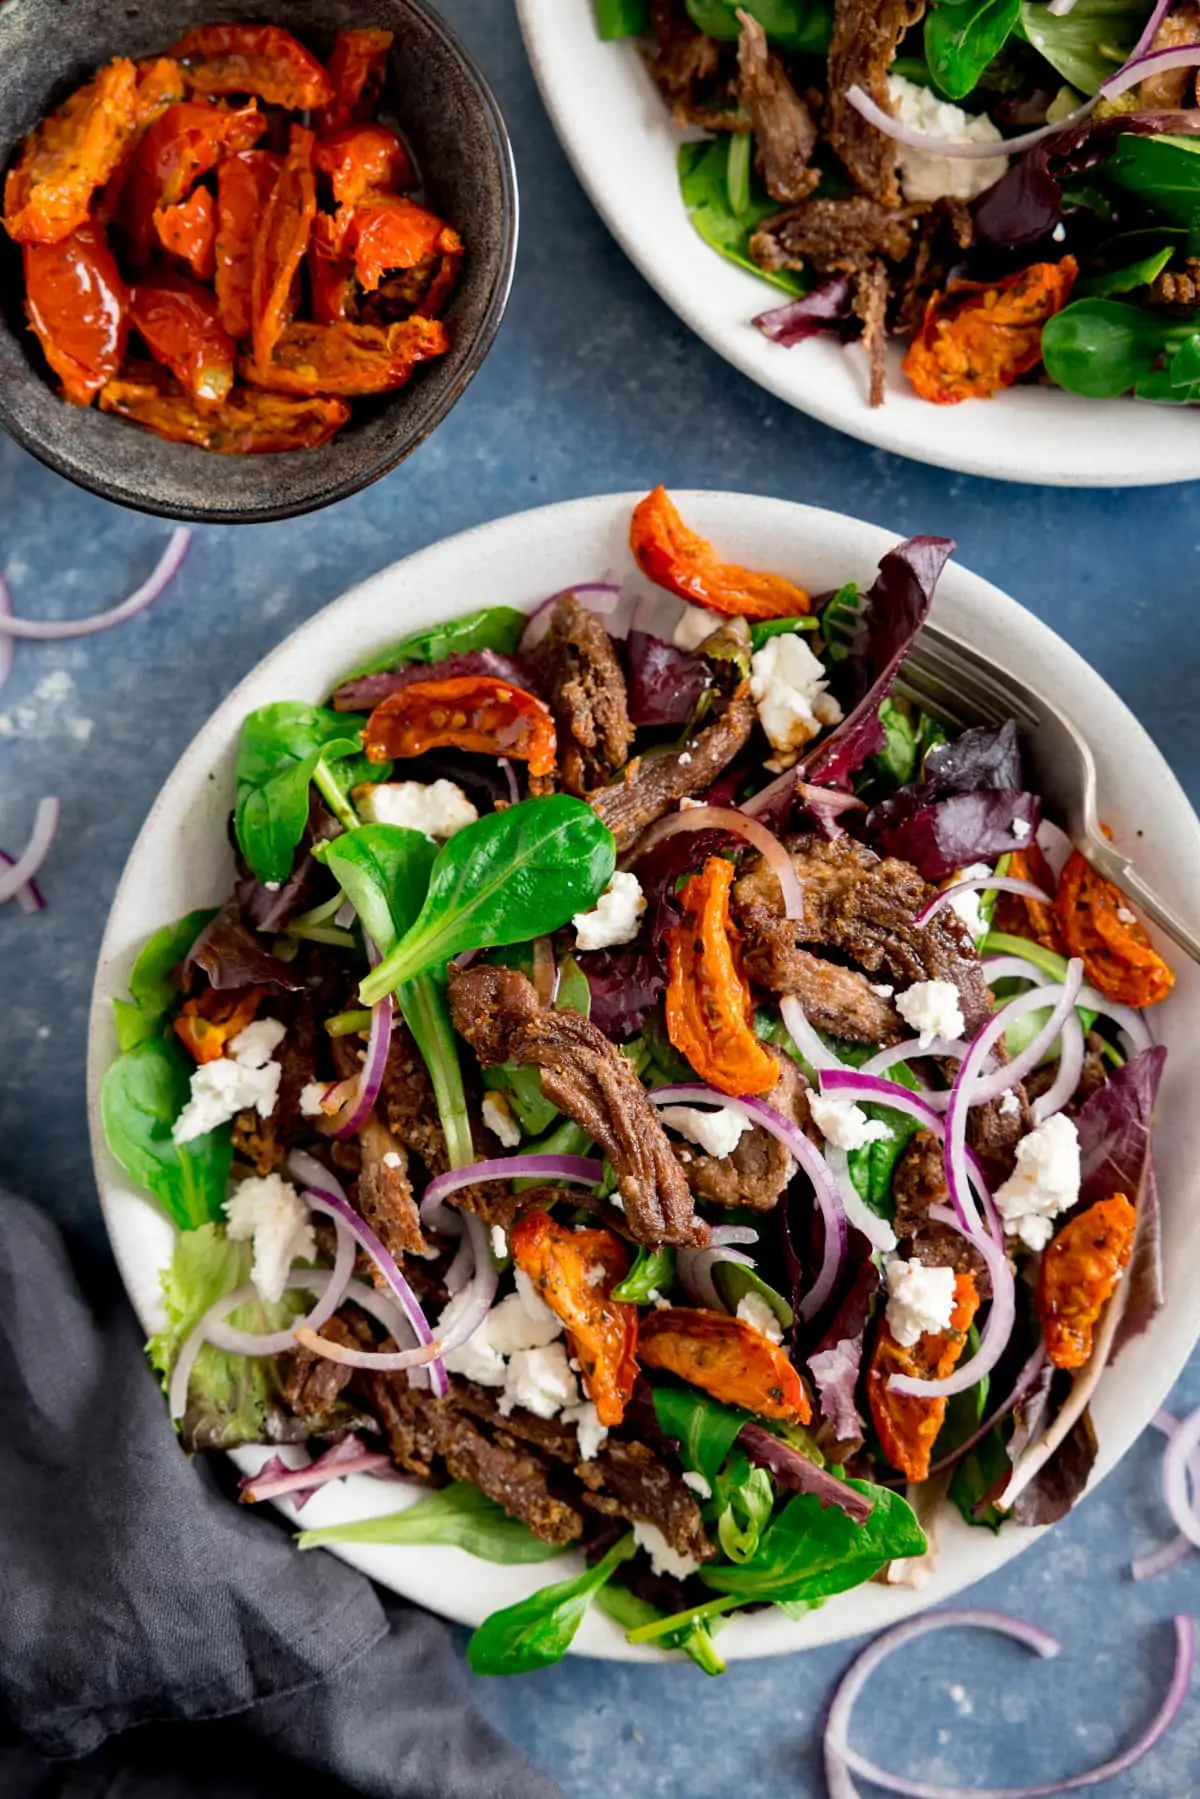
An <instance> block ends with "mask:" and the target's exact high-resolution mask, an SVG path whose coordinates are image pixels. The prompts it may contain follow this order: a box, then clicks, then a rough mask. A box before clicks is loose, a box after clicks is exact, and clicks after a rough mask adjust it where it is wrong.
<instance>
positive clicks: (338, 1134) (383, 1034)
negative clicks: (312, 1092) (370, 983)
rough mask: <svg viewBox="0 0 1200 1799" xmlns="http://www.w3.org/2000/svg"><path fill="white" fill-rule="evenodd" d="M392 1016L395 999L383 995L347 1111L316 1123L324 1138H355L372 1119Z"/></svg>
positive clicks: (375, 1008) (376, 1006)
mask: <svg viewBox="0 0 1200 1799" xmlns="http://www.w3.org/2000/svg"><path fill="white" fill-rule="evenodd" d="M395 1015H396V1005H395V999H394V997H393V995H392V994H390V993H385V994H384V996H383V998H382V999H381V1000H377V1001H376V1003H375V1004H374V1005H373V1006H372V1008H371V1032H370V1035H369V1036H368V1038H367V1051H366V1055H365V1056H364V1058H363V1065H362V1073H361V1074H360V1075H359V1077H358V1085H357V1088H356V1089H355V1091H354V1096H353V1098H352V1099H350V1100H349V1101H348V1102H347V1107H346V1109H344V1110H342V1111H339V1112H338V1113H336V1114H335V1115H334V1116H333V1117H332V1118H330V1119H327V1120H326V1119H319V1120H317V1129H318V1130H319V1131H320V1132H322V1134H323V1135H325V1136H329V1137H335V1138H337V1139H338V1141H339V1142H340V1141H343V1140H344V1139H345V1138H347V1137H354V1136H356V1135H357V1134H358V1132H359V1131H360V1130H361V1129H362V1127H363V1125H364V1124H365V1123H366V1122H367V1119H368V1118H369V1117H370V1116H371V1113H372V1112H373V1111H374V1109H375V1101H376V1100H377V1099H378V1098H379V1089H380V1088H381V1087H382V1086H383V1076H384V1072H385V1070H386V1069H387V1059H388V1050H389V1049H390V1047H391V1042H392V1024H393V1022H394V1019H395ZM343 1084H344V1083H343Z"/></svg>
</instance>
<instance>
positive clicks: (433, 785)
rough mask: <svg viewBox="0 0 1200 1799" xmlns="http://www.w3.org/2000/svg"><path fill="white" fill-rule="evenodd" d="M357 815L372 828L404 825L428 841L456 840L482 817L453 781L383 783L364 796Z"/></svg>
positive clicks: (360, 800) (359, 803) (360, 801)
mask: <svg viewBox="0 0 1200 1799" xmlns="http://www.w3.org/2000/svg"><path fill="white" fill-rule="evenodd" d="M358 813H359V817H360V818H363V819H365V820H366V821H367V822H368V823H369V824H375V825H404V826H406V827H407V829H409V830H410V831H421V832H423V833H424V835H425V836H426V837H453V836H454V834H455V832H456V831H461V830H462V829H463V827H464V825H473V824H474V823H475V820H476V819H477V818H478V817H479V813H478V811H477V809H476V808H475V807H474V806H473V805H472V804H471V801H470V800H469V799H468V798H467V796H466V794H465V793H464V792H463V790H462V788H461V787H459V786H458V785H457V783H456V782H454V781H430V782H429V783H428V785H426V783H425V782H423V781H382V782H380V784H379V785H378V786H376V787H372V788H371V789H370V790H369V792H367V793H364V794H363V795H362V797H361V798H360V799H359V801H358Z"/></svg>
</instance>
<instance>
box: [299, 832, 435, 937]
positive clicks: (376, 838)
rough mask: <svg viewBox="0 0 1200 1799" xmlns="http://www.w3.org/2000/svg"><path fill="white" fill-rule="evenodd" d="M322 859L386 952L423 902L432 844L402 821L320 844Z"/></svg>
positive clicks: (409, 927) (364, 925) (433, 846)
mask: <svg viewBox="0 0 1200 1799" xmlns="http://www.w3.org/2000/svg"><path fill="white" fill-rule="evenodd" d="M321 859H322V861H323V862H324V863H325V865H326V867H327V868H328V869H329V871H330V873H331V874H332V875H333V877H334V879H335V880H336V881H337V884H338V886H339V887H340V888H341V890H342V892H343V893H344V894H345V895H346V898H347V899H348V900H349V901H350V903H351V905H352V906H353V907H354V910H355V911H356V912H357V913H358V916H359V918H360V919H361V920H362V925H363V929H364V930H365V931H366V933H367V935H368V937H370V938H371V940H372V941H373V942H374V944H375V947H376V948H377V949H378V950H379V953H380V955H384V956H386V955H387V954H388V953H389V952H390V951H391V950H393V949H395V947H396V945H397V943H399V941H400V939H401V937H403V935H404V933H405V932H406V931H408V930H411V928H412V926H413V924H414V923H415V921H416V919H417V916H418V914H419V913H420V910H421V907H422V906H423V905H424V904H425V895H426V894H427V893H428V892H429V876H430V873H431V872H432V869H433V864H434V862H435V860H436V859H437V846H436V844H433V843H431V842H430V841H429V838H428V837H425V836H423V835H422V834H421V832H420V831H410V830H407V829H406V828H405V827H404V826H403V825H360V826H359V827H358V829H357V830H355V831H347V832H346V833H345V835H344V836H342V837H334V838H332V839H331V840H330V842H329V843H327V844H325V845H324V846H323V847H322V850H321Z"/></svg>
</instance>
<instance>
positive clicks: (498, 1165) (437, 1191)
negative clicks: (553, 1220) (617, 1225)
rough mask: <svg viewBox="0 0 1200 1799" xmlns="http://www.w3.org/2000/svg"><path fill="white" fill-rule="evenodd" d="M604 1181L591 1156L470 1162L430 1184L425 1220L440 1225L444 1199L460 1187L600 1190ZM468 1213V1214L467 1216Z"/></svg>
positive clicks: (601, 1166) (599, 1166)
mask: <svg viewBox="0 0 1200 1799" xmlns="http://www.w3.org/2000/svg"><path fill="white" fill-rule="evenodd" d="M603 1179H604V1164H603V1163H602V1162H598V1161H595V1160H594V1159H593V1158H592V1157H590V1156H490V1157H488V1159H487V1160H486V1161H483V1162H470V1163H468V1165H467V1166H466V1167H465V1168H451V1169H448V1170H447V1172H446V1173H445V1174H439V1175H437V1176H436V1178H435V1179H433V1180H432V1181H430V1183H429V1185H428V1186H427V1187H426V1189H425V1192H424V1195H423V1196H422V1199H421V1220H422V1223H424V1224H436V1216H435V1215H436V1213H437V1211H438V1209H439V1207H440V1206H441V1202H442V1200H444V1199H445V1198H446V1196H447V1195H448V1194H450V1193H457V1192H458V1190H459V1188H460V1187H473V1186H474V1185H475V1184H476V1182H478V1181H526V1180H553V1181H566V1182H568V1183H569V1184H571V1185H574V1186H577V1187H597V1186H599V1184H600V1182H601V1181H602V1180H603ZM467 1215H468V1214H464V1216H467Z"/></svg>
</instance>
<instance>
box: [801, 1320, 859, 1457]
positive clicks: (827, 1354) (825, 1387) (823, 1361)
mask: <svg viewBox="0 0 1200 1799" xmlns="http://www.w3.org/2000/svg"><path fill="white" fill-rule="evenodd" d="M862 1357H863V1339H862V1337H861V1336H857V1337H841V1338H839V1340H838V1341H837V1342H836V1343H834V1344H831V1346H830V1347H829V1348H828V1349H822V1350H819V1351H818V1352H817V1354H816V1355H810V1356H809V1358H808V1369H809V1373H810V1374H811V1375H812V1377H813V1385H814V1386H815V1387H816V1389H817V1398H818V1401H819V1403H820V1410H821V1416H822V1418H824V1419H825V1420H826V1421H827V1422H828V1424H829V1425H830V1426H831V1428H832V1430H833V1432H834V1435H835V1436H836V1437H837V1439H838V1441H839V1442H840V1443H850V1442H853V1440H854V1439H855V1438H856V1437H862V1436H864V1435H865V1434H866V1426H865V1425H864V1423H863V1421H862V1418H861V1416H860V1415H859V1410H858V1407H857V1405H856V1404H855V1403H854V1395H855V1392H856V1390H857V1387H858V1377H859V1373H860V1372H861V1369H862Z"/></svg>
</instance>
